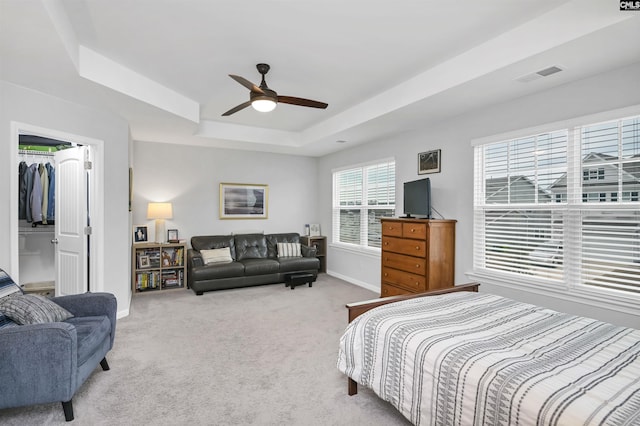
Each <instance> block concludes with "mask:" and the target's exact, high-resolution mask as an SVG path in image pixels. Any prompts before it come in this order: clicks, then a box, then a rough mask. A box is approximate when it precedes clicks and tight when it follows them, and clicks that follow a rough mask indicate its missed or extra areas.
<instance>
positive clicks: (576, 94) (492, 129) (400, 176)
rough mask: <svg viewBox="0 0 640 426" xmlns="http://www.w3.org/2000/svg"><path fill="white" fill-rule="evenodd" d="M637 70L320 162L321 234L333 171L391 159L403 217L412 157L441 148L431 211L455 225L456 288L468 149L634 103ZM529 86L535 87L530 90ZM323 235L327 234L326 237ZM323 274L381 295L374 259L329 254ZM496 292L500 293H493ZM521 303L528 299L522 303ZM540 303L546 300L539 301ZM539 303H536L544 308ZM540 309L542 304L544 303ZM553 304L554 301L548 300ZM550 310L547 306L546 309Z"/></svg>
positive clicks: (467, 259) (469, 206)
mask: <svg viewBox="0 0 640 426" xmlns="http://www.w3.org/2000/svg"><path fill="white" fill-rule="evenodd" d="M638 75H640V63H638V64H636V65H634V66H631V67H626V68H622V69H619V70H616V71H613V72H609V73H605V74H601V75H598V76H596V77H593V78H589V79H585V80H581V81H578V82H575V83H572V84H569V85H565V86H561V87H559V88H556V89H553V90H549V91H545V92H540V93H537V94H535V95H531V96H527V97H522V98H519V99H516V100H514V101H511V102H508V103H503V104H499V105H494V106H490V107H487V108H483V109H482V110H481V111H475V112H473V113H469V114H464V115H462V116H459V117H455V118H454V119H451V120H449V121H446V122H442V123H440V124H438V125H436V126H431V127H430V128H425V129H422V130H419V131H414V132H410V133H405V134H399V135H397V136H396V137H393V138H390V139H385V140H378V141H374V142H371V143H368V144H366V145H360V146H356V147H354V148H352V149H349V150H345V151H340V152H338V153H335V154H332V155H328V156H325V157H323V158H321V159H320V160H319V162H318V182H319V183H320V186H319V206H320V211H319V212H320V214H321V216H320V217H321V219H320V223H321V225H322V226H323V229H330V226H331V196H332V195H331V173H332V169H334V168H338V167H341V166H345V165H350V164H358V163H361V162H366V161H371V160H375V159H380V158H387V157H391V156H393V157H395V159H396V179H397V186H396V204H397V206H399V207H398V210H397V211H396V214H398V215H400V214H402V211H401V210H402V208H401V206H402V196H403V194H402V182H405V181H409V180H415V179H418V178H419V177H424V175H420V176H418V174H417V169H416V168H417V154H418V153H419V152H423V151H428V150H432V149H442V172H441V173H438V174H430V175H428V177H430V178H431V187H432V191H433V196H432V201H433V205H434V206H435V208H436V209H437V210H438V211H439V212H440V213H441V214H442V215H443V216H444V217H445V218H447V219H457V220H458V223H457V226H456V272H455V282H456V284H461V283H464V282H468V281H469V279H468V278H467V277H466V275H465V273H466V272H469V271H471V270H472V266H473V265H472V261H473V258H472V235H473V149H472V147H471V145H470V142H471V140H472V139H474V138H479V137H483V136H489V135H494V134H500V133H503V132H507V131H510V130H517V129H522V128H527V127H532V126H536V125H541V124H545V123H551V122H555V121H559V120H564V119H569V118H574V117H578V116H582V115H587V114H592V113H597V112H601V111H607V110H612V109H617V108H622V107H626V106H631V105H636V104H640V80H639V79H638V78H637V76H638ZM530 84H535V82H534V83H530ZM327 235H331V234H330V231H327ZM327 259H328V260H327V269H328V271H329V273H331V274H334V275H336V276H339V277H342V278H344V279H347V280H348V281H351V282H353V283H356V284H365V285H366V286H367V287H369V288H372V289H374V290H375V291H379V290H380V259H379V257H373V256H370V255H363V254H358V253H354V252H345V251H344V250H341V249H340V248H336V247H331V246H330V247H329V250H328V257H327ZM491 290H492V292H495V293H499V292H500V288H498V287H493V288H492V289H491ZM522 297H524V298H526V297H527V295H524V294H523V296H522ZM543 301H544V300H543ZM543 301H542V302H543ZM542 302H540V303H541V304H542ZM550 302H552V301H550ZM550 304H552V303H550ZM563 306H566V309H565V310H568V311H573V312H574V313H577V314H580V315H588V314H589V313H590V312H592V308H591V307H589V306H584V305H580V304H575V303H574V304H571V303H569V302H567V303H566V304H565V305H563ZM610 314H611V315H609V316H608V315H606V314H603V313H602V312H598V315H599V317H600V318H603V319H604V320H607V321H612V322H617V323H627V324H629V325H631V322H632V321H636V322H637V318H636V319H635V320H634V319H633V318H631V317H625V318H621V317H620V316H619V315H618V314H617V313H616V312H610Z"/></svg>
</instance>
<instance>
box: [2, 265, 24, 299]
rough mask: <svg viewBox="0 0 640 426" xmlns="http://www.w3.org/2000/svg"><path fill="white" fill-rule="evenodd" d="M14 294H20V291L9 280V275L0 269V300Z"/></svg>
mask: <svg viewBox="0 0 640 426" xmlns="http://www.w3.org/2000/svg"><path fill="white" fill-rule="evenodd" d="M16 293H17V294H22V289H21V288H20V286H18V284H16V283H15V282H14V281H13V280H12V279H11V277H10V276H9V274H7V273H6V272H5V271H4V270H2V269H0V300H2V299H3V298H4V297H8V296H11V295H13V294H16Z"/></svg>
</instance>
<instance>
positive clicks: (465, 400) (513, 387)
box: [338, 292, 640, 426]
mask: <svg viewBox="0 0 640 426" xmlns="http://www.w3.org/2000/svg"><path fill="white" fill-rule="evenodd" d="M338 369H339V370H340V371H341V372H343V373H344V374H346V375H347V376H349V377H351V378H352V379H353V380H355V381H356V382H358V383H359V384H361V385H363V386H365V387H368V388H370V389H372V390H373V391H374V392H375V393H376V394H377V395H378V396H379V397H380V398H382V399H383V400H385V401H388V402H390V403H391V404H392V405H393V406H395V407H396V408H397V409H398V410H399V411H400V412H401V413H402V414H403V415H404V416H405V417H406V418H407V419H409V420H410V421H411V422H412V423H413V424H416V425H572V426H573V425H583V424H584V425H600V424H604V425H638V424H640V330H636V329H632V328H625V327H619V326H615V325H612V324H607V323H604V322H601V321H597V320H593V319H588V318H583V317H578V316H574V315H570V314H566V313H560V312H556V311H553V310H550V309H546V308H542V307H539V306H535V305H530V304H525V303H520V302H516V301H514V300H511V299H506V298H503V297H499V296H495V295H490V294H484V293H471V292H458V293H451V294H447V295H441V296H430V297H421V298H415V299H409V300H405V301H401V302H396V303H391V304H387V305H383V306H380V307H378V308H375V309H372V310H370V311H368V312H366V313H364V314H363V315H361V316H359V317H358V318H356V319H355V320H354V321H353V322H352V323H351V324H349V326H348V327H347V329H346V331H345V333H344V335H343V336H342V337H341V339H340V346H339V353H338Z"/></svg>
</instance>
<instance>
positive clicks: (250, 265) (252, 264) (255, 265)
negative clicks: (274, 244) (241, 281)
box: [240, 259, 280, 275]
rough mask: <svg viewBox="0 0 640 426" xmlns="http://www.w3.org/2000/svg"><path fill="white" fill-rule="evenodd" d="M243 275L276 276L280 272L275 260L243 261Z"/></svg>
mask: <svg viewBox="0 0 640 426" xmlns="http://www.w3.org/2000/svg"><path fill="white" fill-rule="evenodd" d="M240 263H242V264H243V265H244V274H245V275H266V274H277V273H278V271H279V270H280V262H278V261H277V260H275V259H243V260H241V261H240Z"/></svg>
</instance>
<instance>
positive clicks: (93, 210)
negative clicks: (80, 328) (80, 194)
mask: <svg viewBox="0 0 640 426" xmlns="http://www.w3.org/2000/svg"><path fill="white" fill-rule="evenodd" d="M22 134H29V135H35V136H42V137H45V138H50V139H58V140H63V141H68V142H72V143H75V144H78V145H89V146H90V147H91V151H92V157H93V164H92V167H91V171H92V174H91V177H92V178H91V179H90V181H89V187H88V190H89V217H90V218H91V229H92V232H91V237H90V240H91V244H90V250H91V255H90V256H89V261H88V265H89V283H90V286H91V287H90V288H91V291H92V292H100V291H104V279H103V278H104V273H103V272H104V214H103V212H104V141H103V140H100V139H94V138H90V137H86V136H81V135H75V134H72V133H67V132H63V131H60V130H53V129H47V128H44V127H40V126H35V125H32V124H27V123H21V122H17V121H12V122H11V141H10V144H9V145H10V147H9V153H10V158H11V161H9V164H10V166H9V167H10V168H11V172H10V182H9V185H10V186H9V187H10V188H13V189H12V190H10V191H9V208H10V214H9V224H10V228H11V231H10V232H11V235H10V241H9V247H10V253H11V270H10V272H9V273H10V275H11V276H12V277H13V278H14V280H15V281H16V282H18V283H19V282H20V281H19V280H20V276H19V274H20V267H19V265H20V254H19V253H20V252H19V241H18V214H17V212H18V190H17V189H18V161H17V160H18V144H19V143H20V135H22Z"/></svg>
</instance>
